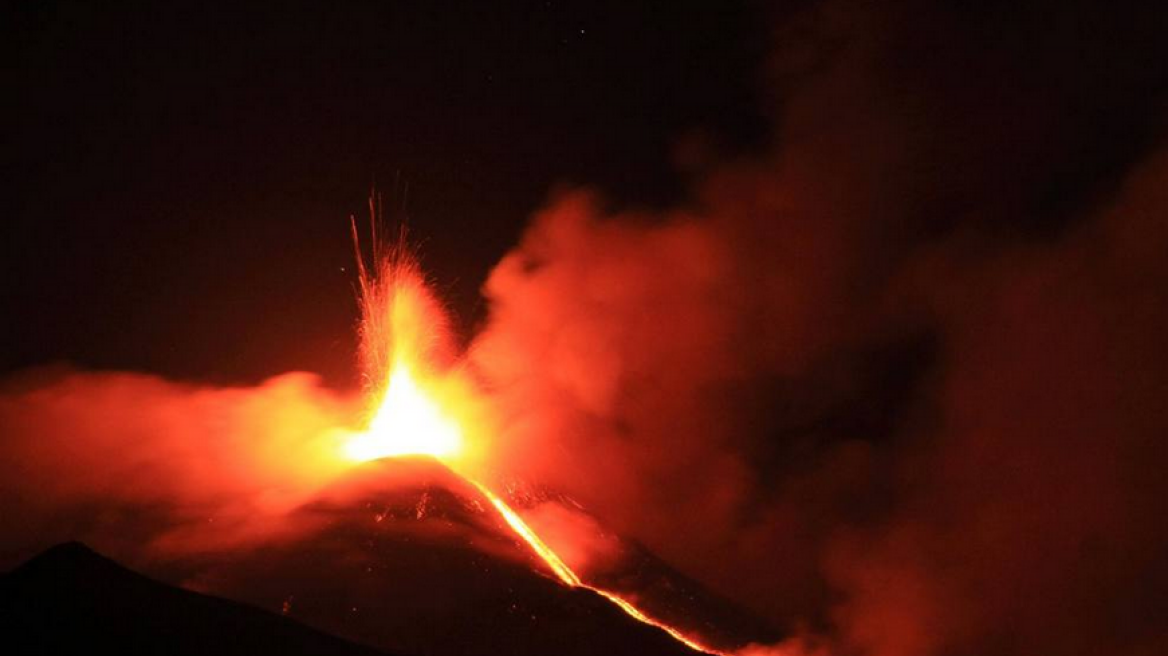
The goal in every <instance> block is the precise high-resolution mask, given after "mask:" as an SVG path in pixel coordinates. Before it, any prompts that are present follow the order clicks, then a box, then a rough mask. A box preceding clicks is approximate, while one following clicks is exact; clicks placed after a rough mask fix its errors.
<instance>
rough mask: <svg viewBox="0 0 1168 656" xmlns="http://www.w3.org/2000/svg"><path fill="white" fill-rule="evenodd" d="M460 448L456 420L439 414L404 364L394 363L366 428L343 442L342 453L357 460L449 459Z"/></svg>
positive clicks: (459, 435)
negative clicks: (427, 456) (383, 393)
mask: <svg viewBox="0 0 1168 656" xmlns="http://www.w3.org/2000/svg"><path fill="white" fill-rule="evenodd" d="M461 450H462V431H461V429H460V428H459V426H458V423H457V422H455V421H454V420H452V419H451V418H449V417H446V416H445V415H443V414H442V410H441V408H439V407H438V405H437V404H436V403H435V402H434V401H433V400H432V399H430V398H429V397H428V396H427V395H426V393H425V391H423V390H422V388H421V387H419V385H418V383H417V382H416V381H415V380H414V377H413V375H412V374H411V373H410V367H409V366H408V365H406V364H405V363H400V364H396V365H394V369H393V372H392V373H391V374H390V375H389V381H388V382H387V383H386V389H385V395H384V397H383V399H382V402H381V406H380V408H378V410H377V414H375V415H374V417H373V420H372V421H371V422H370V424H369V428H368V429H367V430H366V431H365V432H364V433H359V434H358V435H356V436H355V437H354V438H353V439H352V440H350V441H349V442H348V443H347V444H346V445H345V455H347V456H349V457H350V458H352V459H353V460H357V461H364V460H373V459H374V458H385V457H388V456H410V455H429V456H434V457H436V458H449V457H453V456H456V455H458V454H459V453H460V452H461Z"/></svg>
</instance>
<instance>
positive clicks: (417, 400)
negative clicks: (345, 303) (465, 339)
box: [341, 228, 722, 654]
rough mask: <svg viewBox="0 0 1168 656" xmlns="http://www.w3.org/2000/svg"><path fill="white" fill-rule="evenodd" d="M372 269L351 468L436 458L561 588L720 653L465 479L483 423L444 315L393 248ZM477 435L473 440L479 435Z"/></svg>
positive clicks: (367, 276) (363, 287)
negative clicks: (570, 557) (588, 573)
mask: <svg viewBox="0 0 1168 656" xmlns="http://www.w3.org/2000/svg"><path fill="white" fill-rule="evenodd" d="M355 240H356V229H355V228H354V241H355ZM375 246H376V245H375ZM374 264H375V266H377V269H376V271H375V272H372V273H371V272H370V271H369V270H368V268H367V267H366V266H365V265H364V262H363V260H362V258H361V256H360V253H358V272H359V274H360V291H361V303H362V306H361V307H362V323H361V359H362V363H363V365H364V367H365V372H366V375H367V376H368V379H369V380H370V381H371V382H373V383H375V384H374V385H373V386H372V387H373V389H372V398H373V399H374V401H375V402H374V404H373V407H372V411H371V412H370V418H369V421H368V425H367V427H366V428H365V429H364V430H362V431H359V432H357V433H355V434H353V435H352V436H351V437H350V438H349V439H348V440H347V441H346V442H345V443H344V444H343V445H342V447H341V451H342V453H343V455H344V456H345V457H346V458H348V459H349V460H351V461H354V462H365V461H368V460H373V459H377V458H384V457H392V456H407V455H428V456H433V457H434V458H437V459H438V460H440V461H442V462H443V463H445V464H447V465H448V466H450V468H451V470H452V471H454V472H455V473H456V474H457V475H459V476H461V477H462V478H463V479H465V480H466V481H467V482H468V483H470V484H471V485H473V486H474V487H475V488H477V489H478V490H479V491H480V492H481V493H482V494H483V496H484V497H486V498H487V500H488V501H490V502H491V505H492V506H493V507H494V508H495V510H496V511H497V512H498V513H499V515H500V516H501V517H502V518H503V520H504V521H505V522H506V524H507V526H508V527H510V529H511V530H512V531H513V532H514V533H515V535H516V536H517V537H518V538H519V539H520V540H522V541H523V543H525V544H526V545H527V546H528V547H529V548H530V549H531V551H532V552H533V553H534V554H535V555H536V556H537V557H538V558H539V559H540V561H542V562H543V563H544V564H545V565H546V566H547V567H548V569H550V570H551V572H552V573H553V574H555V576H556V577H557V578H558V579H559V580H560V582H562V583H563V584H564V585H566V586H568V587H572V588H576V587H582V588H587V589H589V590H592V591H594V592H596V593H597V594H600V595H601V596H603V597H605V598H606V599H608V600H609V601H611V602H612V603H614V604H615V605H616V606H617V607H619V608H620V609H621V610H623V611H624V612H625V613H627V614H628V615H629V616H630V617H632V618H633V619H636V620H637V621H639V622H642V623H644V624H648V625H650V626H655V627H658V628H660V629H661V630H663V631H665V632H666V633H668V634H669V635H671V636H673V637H674V638H675V639H677V640H678V641H679V642H681V643H682V644H685V645H686V646H688V647H690V648H692V649H694V650H697V651H700V652H706V653H713V654H718V653H722V652H719V651H717V650H714V649H711V648H709V647H706V646H704V645H702V644H701V643H699V642H697V641H696V640H693V639H692V638H689V637H687V636H685V635H684V634H682V633H681V632H680V631H678V630H677V629H675V628H673V627H671V626H669V625H667V624H664V623H662V622H660V621H658V620H655V619H653V618H651V617H649V616H647V615H645V614H644V613H643V612H642V611H641V610H640V609H638V608H637V607H636V606H635V605H634V604H633V603H632V602H630V601H629V600H627V599H625V598H623V597H621V596H619V595H618V594H616V593H615V592H610V591H608V590H603V589H600V588H596V587H593V586H591V585H588V584H586V583H584V582H583V581H582V580H581V579H580V577H579V575H577V574H576V572H575V571H573V570H572V568H570V567H569V566H568V565H567V564H566V563H565V562H564V561H563V559H561V558H560V557H559V555H557V554H556V552H555V551H553V550H552V549H551V548H550V547H549V546H548V545H547V543H546V542H544V541H543V540H542V539H541V538H540V537H539V536H538V535H537V534H536V533H535V531H533V530H532V529H531V527H530V526H529V525H528V524H527V522H525V521H524V520H523V518H522V517H520V516H519V513H517V512H516V511H515V510H514V509H512V508H511V507H510V506H509V505H508V504H507V502H505V501H504V500H503V499H502V498H501V497H499V496H498V495H496V494H495V493H494V492H492V491H491V489H490V488H488V487H487V486H486V485H484V484H483V483H481V482H479V481H478V480H476V479H475V478H474V477H472V476H471V475H470V474H468V473H467V470H468V469H469V467H468V466H467V462H466V457H467V455H468V451H469V447H470V444H469V443H468V438H470V437H472V436H469V435H468V434H467V431H468V427H469V426H472V425H473V426H475V427H476V428H477V429H478V430H479V431H480V432H482V431H483V423H482V422H481V421H474V422H472V421H470V419H471V418H472V417H475V416H476V415H477V412H476V410H475V409H476V407H477V406H478V405H479V404H478V403H477V402H476V399H475V398H474V393H473V391H472V388H471V386H470V385H468V384H467V383H466V382H465V381H463V380H462V379H461V378H460V376H459V372H458V370H457V368H455V367H453V366H452V364H453V363H452V360H453V358H451V357H450V353H451V349H450V348H449V339H448V336H447V323H446V316H445V313H444V312H443V311H442V308H441V306H440V305H439V304H438V303H437V301H436V300H435V299H434V297H433V295H432V294H431V293H430V290H429V289H428V288H427V286H426V284H425V280H424V279H423V278H422V276H421V272H420V271H419V269H418V267H417V265H416V263H415V262H414V261H413V260H412V259H410V257H409V256H408V254H407V253H405V252H404V251H402V250H401V249H400V248H399V249H395V250H394V251H393V252H392V253H391V254H390V256H389V257H386V258H382V257H380V256H379V255H378V253H377V250H376V247H375V248H374ZM443 360H447V361H446V362H443ZM444 365H445V368H443V366H444ZM477 437H478V438H479V440H478V441H481V439H482V436H477Z"/></svg>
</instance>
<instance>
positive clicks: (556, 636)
mask: <svg viewBox="0 0 1168 656" xmlns="http://www.w3.org/2000/svg"><path fill="white" fill-rule="evenodd" d="M292 520H293V522H297V523H300V524H301V525H304V526H310V527H311V529H309V530H308V531H307V532H305V533H303V534H302V535H300V536H299V537H297V538H294V539H289V540H282V541H280V542H278V543H272V544H268V545H266V546H263V547H261V548H258V549H255V550H252V551H248V552H245V553H242V554H232V555H230V556H222V557H217V558H216V559H215V560H214V562H200V563H197V564H196V565H195V566H194V567H192V566H191V563H177V564H175V569H172V574H171V575H172V577H173V576H175V575H176V572H180V570H183V569H185V570H186V571H182V572H181V573H178V574H177V576H178V577H179V578H182V579H184V580H185V581H186V585H187V586H189V587H194V588H196V589H198V590H200V591H204V592H208V593H212V594H215V595H219V596H223V597H226V598H229V599H234V600H238V601H242V602H246V603H249V604H253V605H255V606H259V607H261V608H266V609H269V610H271V611H280V612H283V613H284V614H285V615H286V616H287V617H289V618H292V619H295V620H298V621H301V622H303V623H305V624H307V625H309V626H312V627H314V628H316V629H319V630H322V631H325V632H328V633H330V634H335V635H338V636H341V637H343V638H345V639H347V640H351V641H354V642H357V643H361V644H365V645H370V646H372V647H375V648H377V649H382V650H386V651H389V652H395V653H403V654H418V655H427V656H428V655H433V656H439V655H466V656H471V655H484V656H485V655H487V654H492V655H493V654H516V655H520V656H522V655H525V654H532V655H535V654H549V653H557V654H566V655H568V656H576V655H578V656H585V655H591V654H648V655H652V654H661V655H663V656H664V655H671V654H675V655H678V656H681V655H689V656H692V655H693V654H694V653H695V652H694V651H693V650H691V649H690V648H688V647H686V646H685V645H683V644H681V643H679V642H678V641H677V640H675V639H674V638H673V637H671V636H669V635H668V634H667V633H665V632H664V631H662V630H661V629H659V628H656V627H653V626H649V625H646V624H644V623H642V622H638V621H636V620H635V619H633V618H631V617H629V616H628V615H627V614H626V613H625V612H624V611H622V610H621V609H620V608H618V607H617V606H615V605H613V604H612V603H611V602H610V601H609V600H608V599H605V598H603V597H602V596H601V595H599V594H597V593H595V592H593V591H591V590H589V589H587V588H583V587H581V588H569V587H566V586H564V585H563V584H562V583H561V582H560V581H559V580H558V579H556V578H555V576H554V574H553V573H551V572H550V571H548V570H547V567H546V565H545V564H544V563H543V561H541V560H540V559H539V558H537V557H536V556H535V555H534V554H533V553H532V552H531V550H530V549H529V548H528V547H527V545H526V544H525V543H523V542H522V541H521V540H517V539H516V537H515V535H514V533H513V532H511V531H510V530H509V529H508V527H507V526H506V524H505V523H504V520H503V519H502V517H501V516H500V515H499V514H498V513H497V512H495V511H494V509H493V508H492V506H491V505H490V503H489V501H488V500H487V499H486V498H485V497H483V496H482V494H481V493H479V492H478V491H477V490H476V489H475V488H474V487H473V486H472V485H470V484H469V483H467V482H466V481H465V480H464V479H462V478H461V477H459V476H457V475H456V474H454V473H453V472H451V471H450V470H449V469H447V468H446V467H445V466H444V465H442V464H441V463H439V462H437V461H435V460H433V459H430V458H394V459H387V460H378V461H372V462H369V463H365V464H364V465H362V466H361V467H359V468H357V469H356V470H354V471H353V472H352V473H351V475H349V476H347V477H345V479H344V480H342V481H340V482H338V483H337V484H335V485H333V486H331V487H329V488H327V489H325V490H323V491H322V492H321V493H320V494H319V495H318V496H317V497H316V498H315V499H314V500H313V501H311V502H309V503H307V504H305V505H304V506H303V507H302V508H300V509H299V510H297V511H296V512H295V513H294V514H293V516H292Z"/></svg>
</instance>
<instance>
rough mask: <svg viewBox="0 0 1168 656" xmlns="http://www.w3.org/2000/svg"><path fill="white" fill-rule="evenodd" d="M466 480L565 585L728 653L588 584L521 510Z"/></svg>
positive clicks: (698, 647)
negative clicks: (591, 593)
mask: <svg viewBox="0 0 1168 656" xmlns="http://www.w3.org/2000/svg"><path fill="white" fill-rule="evenodd" d="M463 479H464V480H466V481H467V482H469V483H471V484H472V485H474V486H475V487H476V488H478V490H479V492H482V493H483V496H485V497H486V498H487V500H488V501H490V502H491V505H493V506H495V509H496V510H498V511H499V514H500V515H501V516H502V517H503V519H504V520H505V521H506V522H507V525H508V526H510V527H511V530H513V531H515V533H516V535H518V536H519V537H521V538H523V541H524V542H526V543H527V545H528V546H529V547H531V550H532V551H533V552H535V555H537V556H539V557H540V559H541V560H543V562H544V563H545V564H546V565H547V566H548V567H549V568H550V569H551V570H552V572H553V573H555V575H556V576H557V577H559V579H560V581H561V582H563V584H564V585H566V586H568V587H570V588H585V589H588V590H591V591H593V592H595V593H596V594H598V595H600V596H602V597H604V598H605V599H608V600H609V601H611V602H612V603H614V604H616V606H617V607H618V608H620V609H621V610H623V611H624V612H625V613H627V614H628V615H629V616H630V617H632V618H633V619H635V620H637V621H638V622H641V623H642V624H648V625H649V626H655V627H657V628H658V629H661V630H662V631H664V632H666V633H668V634H669V635H670V636H672V637H673V638H674V639H675V640H677V641H678V642H680V643H681V644H683V645H685V646H686V647H689V648H690V649H693V650H695V651H700V652H703V653H707V654H718V655H720V656H721V655H725V654H727V652H723V651H720V650H717V649H714V648H712V647H709V646H707V645H703V644H702V643H700V642H698V641H697V640H694V639H693V638H690V637H689V636H687V635H685V634H684V633H682V632H681V631H679V630H678V629H676V628H674V627H672V626H669V625H668V624H666V623H664V622H661V621H659V620H655V619H653V618H652V617H649V616H648V615H646V614H645V613H644V612H642V611H641V609H639V608H637V607H636V606H634V605H633V603H632V602H631V601H629V600H627V599H625V598H624V597H621V596H620V595H618V594H617V593H615V592H612V591H611V590H605V589H604V588H598V587H596V586H592V585H588V584H587V583H584V581H582V580H581V579H580V577H579V576H578V575H577V574H576V572H573V571H572V568H570V567H568V565H567V564H566V563H565V562H564V561H563V560H562V559H561V558H560V557H559V556H558V555H557V554H556V552H555V551H552V548H551V547H549V546H548V545H547V543H546V542H544V541H543V540H542V539H540V537H539V536H538V535H536V533H535V531H533V530H531V527H530V526H528V525H527V522H525V521H523V518H522V517H520V516H519V513H517V512H515V511H514V510H512V509H511V506H508V505H507V502H506V501H503V499H501V498H499V496H498V495H496V494H495V493H494V492H491V490H490V489H489V488H487V486H485V485H483V484H482V483H479V482H478V481H476V480H473V479H471V478H468V477H466V476H463Z"/></svg>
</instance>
